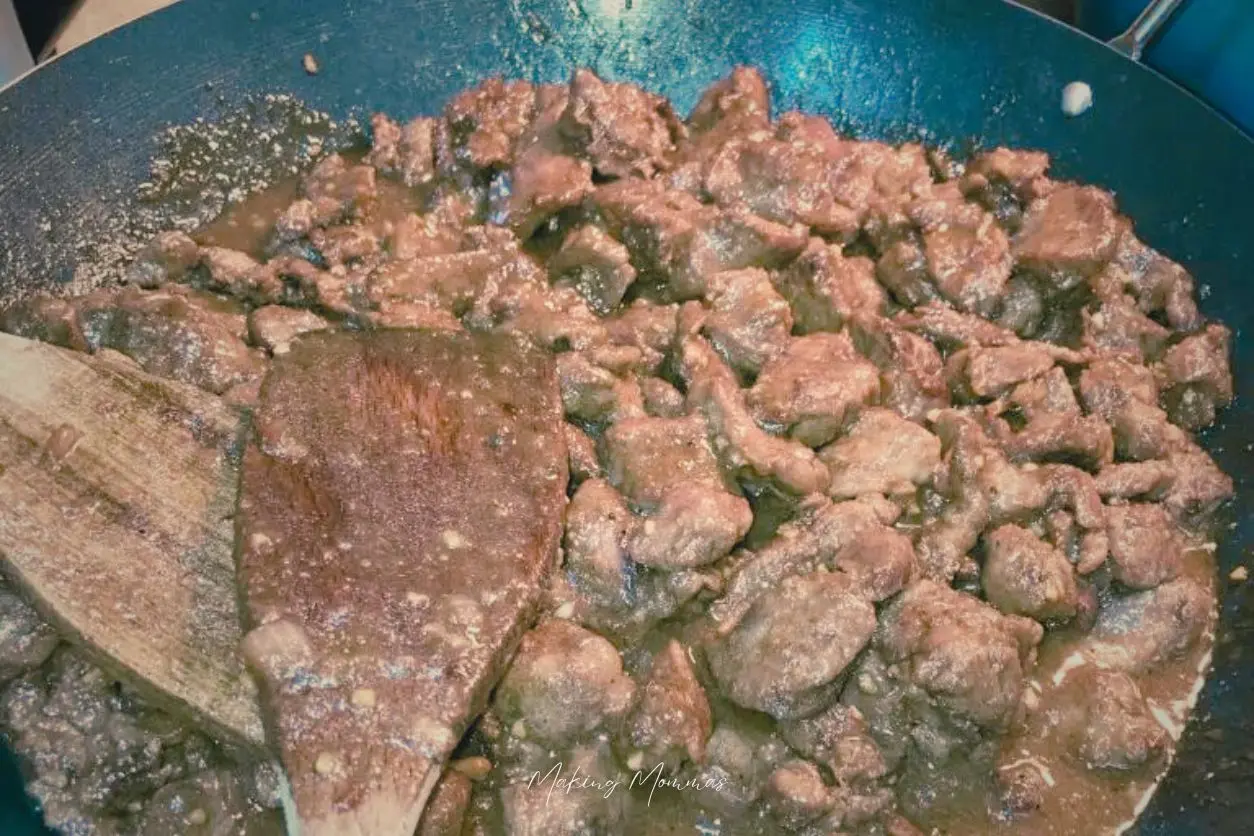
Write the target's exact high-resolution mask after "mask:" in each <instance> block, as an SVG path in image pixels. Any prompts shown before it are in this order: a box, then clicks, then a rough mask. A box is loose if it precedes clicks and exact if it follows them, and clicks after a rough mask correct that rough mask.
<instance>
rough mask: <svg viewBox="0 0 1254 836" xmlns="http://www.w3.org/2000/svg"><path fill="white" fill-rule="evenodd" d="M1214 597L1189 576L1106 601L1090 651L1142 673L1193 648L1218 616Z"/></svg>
mask: <svg viewBox="0 0 1254 836" xmlns="http://www.w3.org/2000/svg"><path fill="white" fill-rule="evenodd" d="M1214 603H1215V602H1214V600H1213V599H1212V598H1211V596H1210V594H1209V593H1208V592H1207V591H1206V589H1204V588H1203V587H1201V586H1199V585H1198V584H1197V583H1195V582H1194V581H1191V580H1188V579H1187V578H1177V579H1176V580H1174V581H1168V582H1167V583H1165V584H1163V585H1161V586H1158V587H1155V588H1154V589H1150V590H1147V591H1145V592H1136V593H1133V594H1131V595H1125V596H1123V597H1119V598H1112V599H1110V600H1109V601H1106V602H1104V603H1103V605H1102V608H1101V610H1100V612H1099V613H1098V615H1097V624H1096V625H1095V626H1094V628H1093V633H1092V640H1091V642H1090V645H1089V652H1090V653H1091V654H1092V655H1093V656H1094V658H1096V659H1097V661H1098V662H1100V663H1101V664H1102V665H1103V666H1105V667H1108V668H1112V669H1114V670H1119V671H1125V672H1127V673H1130V674H1139V673H1144V672H1146V671H1149V670H1152V669H1153V668H1154V667H1156V666H1157V665H1159V664H1161V663H1162V662H1165V661H1167V660H1169V659H1174V658H1177V657H1179V656H1180V655H1182V654H1183V653H1185V651H1187V650H1188V649H1189V648H1191V647H1192V646H1193V645H1194V644H1195V643H1196V642H1197V640H1198V639H1199V638H1200V637H1201V635H1202V633H1203V632H1205V631H1206V629H1207V628H1208V627H1209V626H1210V624H1211V622H1212V621H1213V620H1214V616H1215V607H1214Z"/></svg>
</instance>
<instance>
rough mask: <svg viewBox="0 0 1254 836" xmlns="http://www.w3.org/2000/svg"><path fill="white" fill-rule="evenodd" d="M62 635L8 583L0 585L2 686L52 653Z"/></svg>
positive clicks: (34, 666)
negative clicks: (9, 586) (10, 587)
mask: <svg viewBox="0 0 1254 836" xmlns="http://www.w3.org/2000/svg"><path fill="white" fill-rule="evenodd" d="M60 643H61V636H60V635H59V634H58V633H57V631H56V630H54V629H53V628H52V627H50V626H49V625H48V624H47V623H45V622H44V620H43V619H42V618H40V617H39V614H38V613H36V612H35V611H34V610H33V609H31V607H30V606H29V605H28V604H27V603H26V602H25V601H23V600H22V599H21V598H20V597H18V595H17V593H16V592H14V591H12V590H11V589H9V588H8V587H7V586H0V685H3V684H4V683H6V682H8V681H9V680H11V679H13V678H14V677H18V676H21V675H22V674H24V673H26V672H27V671H29V670H33V669H35V668H37V667H39V666H40V665H42V664H43V663H44V662H45V661H47V659H48V657H49V656H51V655H52V651H54V650H56V647H57V645H58V644H60Z"/></svg>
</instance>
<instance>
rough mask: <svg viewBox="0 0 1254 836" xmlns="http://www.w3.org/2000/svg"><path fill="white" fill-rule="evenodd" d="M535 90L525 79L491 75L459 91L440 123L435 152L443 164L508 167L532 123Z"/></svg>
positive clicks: (449, 165) (443, 166)
mask: <svg viewBox="0 0 1254 836" xmlns="http://www.w3.org/2000/svg"><path fill="white" fill-rule="evenodd" d="M535 105H536V90H535V87H533V86H532V85H531V84H528V83H527V82H525V81H509V82H505V81H502V80H501V79H499V78H490V79H488V80H487V81H485V82H483V83H482V84H480V85H479V86H478V87H474V88H472V89H470V90H465V91H463V92H461V93H458V94H457V96H455V97H454V98H453V100H452V101H451V102H449V104H448V107H446V108H445V109H444V122H443V123H441V124H439V125H438V126H437V137H436V156H437V161H438V162H439V164H440V166H441V167H442V168H445V169H447V168H450V167H451V166H453V165H456V164H462V165H469V166H471V167H473V168H509V166H510V165H511V163H512V162H513V159H514V150H515V148H516V146H517V144H518V141H519V139H520V138H521V137H522V135H523V134H524V133H525V132H526V131H527V129H528V127H529V126H530V125H531V119H532V116H533V115H534V113H535Z"/></svg>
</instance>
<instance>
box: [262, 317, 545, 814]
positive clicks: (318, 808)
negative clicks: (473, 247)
mask: <svg viewBox="0 0 1254 836" xmlns="http://www.w3.org/2000/svg"><path fill="white" fill-rule="evenodd" d="M566 476H567V473H566V451H565V444H564V436H563V434H562V409H561V401H560V397H559V395H558V390H557V380H556V375H555V372H554V369H553V364H552V361H551V359H550V358H549V357H548V356H547V355H543V354H541V353H538V352H536V351H535V350H533V349H527V348H523V347H522V346H521V345H520V344H519V343H517V342H515V341H514V340H512V339H509V338H507V337H493V336H483V335H479V336H472V335H468V334H462V333H450V332H427V331H414V330H401V331H377V332H370V333H319V334H312V335H307V336H305V337H303V338H301V339H300V340H298V341H297V342H295V343H294V344H293V347H292V350H291V351H290V352H289V353H288V354H286V355H284V356H282V357H279V358H277V359H276V360H275V362H274V365H273V366H272V368H271V371H270V373H269V376H268V377H267V379H266V382H265V384H264V386H263V387H262V395H261V407H260V410H259V412H258V416H257V423H256V438H255V443H254V444H251V445H250V446H249V448H248V449H247V451H246V452H245V457H244V464H243V478H242V482H241V485H242V487H241V495H240V508H239V513H238V515H237V520H238V532H239V536H238V538H237V542H238V546H239V571H240V582H241V583H242V584H243V590H244V597H245V600H246V604H247V616H248V619H249V624H250V626H251V629H250V631H249V632H248V634H247V635H246V637H245V640H244V655H245V658H246V659H247V661H248V663H249V665H250V666H251V667H253V668H254V669H255V670H256V672H257V673H258V676H259V678H260V680H261V684H262V694H263V705H264V708H265V715H266V720H267V723H268V724H269V725H268V730H269V732H270V734H269V737H270V739H271V740H272V741H273V744H274V745H275V746H276V747H277V750H278V752H279V755H280V757H281V760H282V763H283V767H284V770H285V772H286V774H287V777H288V781H289V784H290V788H291V800H290V802H289V806H288V809H287V811H286V812H287V815H288V817H289V826H290V827H292V829H293V830H296V829H297V827H298V828H299V832H300V833H302V834H304V836H330V835H331V834H335V835H336V836H339V835H340V834H353V836H410V835H411V834H412V833H413V832H414V828H415V826H416V825H417V824H418V820H419V817H420V815H421V813H422V809H423V805H424V804H425V802H426V799H427V797H428V795H429V794H430V792H431V788H432V786H433V785H434V783H435V781H436V779H437V778H438V777H439V774H440V771H441V769H442V766H443V764H444V762H445V760H446V759H447V757H448V756H449V754H450V753H451V752H452V750H453V747H454V746H455V745H456V744H457V742H458V739H459V738H460V737H461V735H462V734H463V733H464V732H465V730H466V728H467V726H468V725H469V723H470V722H471V720H472V719H473V718H474V717H475V716H476V715H478V714H479V713H480V712H481V711H482V710H483V708H484V706H485V704H486V702H487V698H488V694H489V692H490V690H491V688H492V686H493V685H494V684H495V683H496V681H497V680H498V679H499V677H500V675H501V674H502V673H503V668H504V667H505V665H506V664H507V662H508V659H509V657H510V655H511V654H512V652H513V651H514V649H515V647H516V646H517V643H518V641H519V639H520V637H521V635H522V633H523V631H524V630H525V629H526V627H527V626H528V624H529V622H530V621H531V619H532V618H533V617H534V614H535V610H536V608H537V606H538V603H539V599H540V590H541V586H542V584H543V581H544V579H545V577H546V576H547V574H548V572H549V571H550V570H551V569H552V567H553V565H554V563H555V561H556V554H557V544H558V541H559V538H560V534H561V516H562V509H563V507H564V505H565V488H566Z"/></svg>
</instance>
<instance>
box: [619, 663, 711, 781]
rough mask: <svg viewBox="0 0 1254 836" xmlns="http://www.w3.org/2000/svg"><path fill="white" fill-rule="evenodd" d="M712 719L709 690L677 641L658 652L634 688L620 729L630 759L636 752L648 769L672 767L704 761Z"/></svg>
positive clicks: (672, 769)
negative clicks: (662, 765)
mask: <svg viewBox="0 0 1254 836" xmlns="http://www.w3.org/2000/svg"><path fill="white" fill-rule="evenodd" d="M712 725H713V720H712V717H711V714H710V703H709V700H708V699H707V698H706V695H705V689H704V688H703V687H701V683H700V682H699V681H697V677H696V674H695V673H693V669H692V662H691V661H690V659H689V656H688V651H687V650H686V649H685V648H684V646H683V645H681V644H680V643H679V642H677V641H675V640H673V639H672V640H671V641H669V642H667V643H666V646H665V647H663V648H662V649H661V650H659V651H658V652H657V653H656V654H654V656H653V659H652V661H651V662H650V664H649V671H648V673H647V674H646V675H645V677H644V679H643V680H642V682H641V685H640V687H639V688H637V690H636V703H635V705H634V706H633V707H632V709H631V712H630V713H629V714H628V715H627V718H626V720H625V721H624V723H623V726H622V730H621V732H620V745H621V747H622V748H623V749H624V750H625V751H627V752H629V753H630V754H628V756H627V758H628V760H631V759H632V757H633V756H635V755H636V754H637V753H639V754H640V755H642V756H643V762H644V764H646V765H647V766H648V767H649V768H652V767H653V766H654V765H655V764H658V763H662V764H664V765H665V767H666V769H668V770H671V771H674V770H676V769H678V768H679V766H680V765H681V764H682V763H684V762H685V761H687V762H689V763H694V764H699V763H702V762H703V761H704V760H705V744H706V741H707V740H709V738H710V731H711V727H712Z"/></svg>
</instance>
